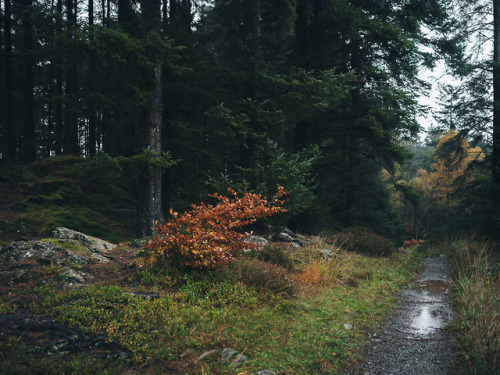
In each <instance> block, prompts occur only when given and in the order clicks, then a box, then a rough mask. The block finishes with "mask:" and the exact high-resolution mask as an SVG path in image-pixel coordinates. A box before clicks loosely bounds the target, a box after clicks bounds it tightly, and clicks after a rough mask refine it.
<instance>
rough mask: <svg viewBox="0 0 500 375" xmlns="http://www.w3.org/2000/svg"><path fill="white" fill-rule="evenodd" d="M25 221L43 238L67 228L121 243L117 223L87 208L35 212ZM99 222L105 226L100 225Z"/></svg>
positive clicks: (27, 216)
mask: <svg viewBox="0 0 500 375" xmlns="http://www.w3.org/2000/svg"><path fill="white" fill-rule="evenodd" d="M24 219H25V220H26V221H27V222H28V223H29V224H30V226H32V227H34V229H35V231H36V233H38V234H39V235H41V236H50V235H52V232H53V231H54V229H56V228H57V227H65V228H69V229H73V230H76V231H78V232H82V233H85V234H88V235H91V236H94V237H98V238H102V239H104V240H107V241H110V242H115V243H117V242H120V236H119V234H120V231H119V230H118V225H117V223H113V222H111V221H110V220H108V219H107V218H105V217H103V216H102V215H100V214H99V213H97V212H95V211H92V210H90V209H86V208H75V209H74V210H71V211H69V210H54V209H44V210H33V211H32V212H31V214H30V215H26V217H25V218H24ZM98 221H100V222H102V223H103V224H100V223H98ZM113 229H117V231H116V232H114V231H113ZM117 233H118V234H117Z"/></svg>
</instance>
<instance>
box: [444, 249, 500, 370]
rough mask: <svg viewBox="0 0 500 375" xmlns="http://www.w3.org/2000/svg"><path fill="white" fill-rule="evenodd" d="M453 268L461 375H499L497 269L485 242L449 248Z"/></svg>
mask: <svg viewBox="0 0 500 375" xmlns="http://www.w3.org/2000/svg"><path fill="white" fill-rule="evenodd" d="M451 247H452V248H453V250H454V251H453V253H452V254H453V260H454V263H455V268H456V275H455V279H456V280H455V284H454V285H455V311H456V318H455V320H454V327H455V328H456V329H457V330H458V331H459V342H460V349H461V352H462V353H461V354H462V355H461V358H460V363H459V364H458V366H459V367H460V368H461V371H463V373H465V374H498V373H500V267H499V262H498V257H496V256H495V255H494V254H493V252H492V251H491V249H490V247H489V246H488V245H487V244H485V243H480V242H475V241H472V240H470V239H469V240H463V241H459V242H455V243H453V244H452V245H451Z"/></svg>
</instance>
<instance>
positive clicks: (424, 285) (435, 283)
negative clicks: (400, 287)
mask: <svg viewBox="0 0 500 375" xmlns="http://www.w3.org/2000/svg"><path fill="white" fill-rule="evenodd" d="M449 287H450V283H449V282H447V281H443V280H425V281H420V282H419V283H418V284H417V286H416V288H417V290H422V291H423V292H424V293H426V294H427V295H430V296H438V295H440V294H444V293H446V292H447V291H448V289H449Z"/></svg>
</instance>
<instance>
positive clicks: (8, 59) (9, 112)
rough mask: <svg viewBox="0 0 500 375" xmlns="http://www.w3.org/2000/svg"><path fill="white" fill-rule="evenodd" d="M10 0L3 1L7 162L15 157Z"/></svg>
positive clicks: (5, 143)
mask: <svg viewBox="0 0 500 375" xmlns="http://www.w3.org/2000/svg"><path fill="white" fill-rule="evenodd" d="M11 9H12V8H11V3H10V0H6V1H5V18H4V33H5V38H4V39H5V52H4V55H5V65H4V66H5V73H4V74H5V123H4V128H3V141H4V145H3V146H4V147H3V150H2V159H3V160H4V161H9V160H13V159H15V156H16V137H15V133H14V124H13V98H12V11H11Z"/></svg>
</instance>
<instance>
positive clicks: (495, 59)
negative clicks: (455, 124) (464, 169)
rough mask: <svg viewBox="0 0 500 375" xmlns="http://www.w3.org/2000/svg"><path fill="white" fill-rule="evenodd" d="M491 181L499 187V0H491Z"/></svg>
mask: <svg viewBox="0 0 500 375" xmlns="http://www.w3.org/2000/svg"><path fill="white" fill-rule="evenodd" d="M492 176H493V181H494V182H495V184H496V185H497V186H499V187H500V0H493V155H492Z"/></svg>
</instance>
